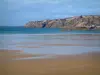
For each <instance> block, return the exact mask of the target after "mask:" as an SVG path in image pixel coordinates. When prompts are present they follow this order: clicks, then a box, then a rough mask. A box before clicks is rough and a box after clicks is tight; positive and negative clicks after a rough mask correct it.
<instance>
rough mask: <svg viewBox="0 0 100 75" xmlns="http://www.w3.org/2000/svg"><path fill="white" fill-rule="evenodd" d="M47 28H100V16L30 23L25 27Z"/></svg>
mask: <svg viewBox="0 0 100 75" xmlns="http://www.w3.org/2000/svg"><path fill="white" fill-rule="evenodd" d="M44 23H45V24H46V26H45V28H67V27H88V26H91V25H96V26H98V27H100V16H92V15H91V16H76V17H70V18H64V19H54V20H43V21H30V22H28V23H26V24H25V27H31V28H41V27H42V26H43V24H44Z"/></svg>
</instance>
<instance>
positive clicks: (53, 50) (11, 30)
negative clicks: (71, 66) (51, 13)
mask: <svg viewBox="0 0 100 75" xmlns="http://www.w3.org/2000/svg"><path fill="white" fill-rule="evenodd" d="M2 49H3V50H23V51H24V52H25V53H31V54H58V55H62V54H63V55H64V54H67V55H69V54H80V53H87V52H93V51H100V30H71V31H67V30H63V29H61V28H25V27H23V26H1V27H0V50H2Z"/></svg>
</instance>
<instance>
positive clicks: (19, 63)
mask: <svg viewBox="0 0 100 75" xmlns="http://www.w3.org/2000/svg"><path fill="white" fill-rule="evenodd" d="M10 52H11V51H10ZM0 53H1V52H0ZM4 53H5V52H4ZM2 56H3V55H2ZM4 56H5V55H4ZM56 56H57V58H55V59H48V58H46V59H36V60H34V59H31V60H15V61H11V62H7V61H6V62H3V63H1V62H2V61H3V60H1V59H0V75H100V71H99V70H100V59H99V58H100V52H90V53H83V54H77V55H56Z"/></svg>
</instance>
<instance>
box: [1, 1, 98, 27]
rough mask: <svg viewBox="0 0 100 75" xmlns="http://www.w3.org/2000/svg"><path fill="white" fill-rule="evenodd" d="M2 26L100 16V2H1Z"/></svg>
mask: <svg viewBox="0 0 100 75" xmlns="http://www.w3.org/2000/svg"><path fill="white" fill-rule="evenodd" d="M0 10H1V11H0V26H21V25H22V26H23V25H24V24H25V23H27V22H28V21H32V20H33V21H34V20H44V19H55V18H65V17H70V16H77V15H100V0H0Z"/></svg>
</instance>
